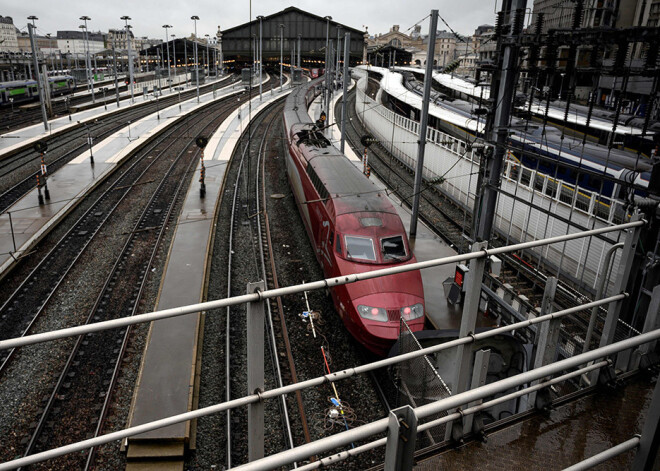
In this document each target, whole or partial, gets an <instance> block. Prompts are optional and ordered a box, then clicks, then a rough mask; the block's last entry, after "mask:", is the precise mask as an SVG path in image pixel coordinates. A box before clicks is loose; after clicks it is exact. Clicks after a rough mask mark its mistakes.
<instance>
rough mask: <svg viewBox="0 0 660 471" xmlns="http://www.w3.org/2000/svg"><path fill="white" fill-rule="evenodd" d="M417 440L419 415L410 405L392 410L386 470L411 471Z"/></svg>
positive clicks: (388, 428)
mask: <svg viewBox="0 0 660 471" xmlns="http://www.w3.org/2000/svg"><path fill="white" fill-rule="evenodd" d="M416 441H417V416H416V415H415V411H414V410H413V408H412V407H410V406H403V407H399V408H398V409H394V410H391V411H390V414H389V423H388V426H387V447H386V449H385V471H410V470H412V467H413V454H414V452H415V443H416Z"/></svg>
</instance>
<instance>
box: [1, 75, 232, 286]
mask: <svg viewBox="0 0 660 471" xmlns="http://www.w3.org/2000/svg"><path fill="white" fill-rule="evenodd" d="M242 89H243V88H242V87H240V86H234V85H229V86H227V87H224V88H222V89H220V90H217V91H216V98H214V97H213V93H212V92H211V93H207V94H205V95H202V96H201V97H200V103H199V104H198V103H197V101H196V98H192V99H190V100H188V101H186V102H182V103H181V110H179V105H178V104H175V105H172V106H170V107H168V108H165V109H163V110H161V111H160V119H158V118H157V117H156V116H155V115H149V116H146V117H145V118H142V119H141V120H139V121H136V122H134V123H131V124H129V125H128V126H126V127H124V128H123V129H120V130H119V131H117V132H115V133H114V134H113V135H112V136H109V137H108V138H106V139H105V140H103V141H100V142H99V143H98V144H96V145H95V146H94V147H93V148H92V152H93V154H94V163H93V164H91V163H90V158H89V157H90V153H89V151H85V152H83V153H82V154H80V155H78V156H77V157H76V158H74V159H73V160H72V161H71V162H69V163H68V164H67V165H65V166H64V167H62V168H61V169H60V170H58V171H57V172H55V173H53V174H52V175H49V177H48V182H47V183H48V189H49V191H50V197H51V199H50V201H46V203H47V204H44V205H39V204H38V198H37V189H36V188H35V189H34V190H32V191H30V192H29V193H27V194H26V195H25V196H24V197H23V198H22V199H20V200H19V201H17V202H16V203H15V204H14V205H13V206H11V207H10V208H9V209H8V211H6V212H5V213H3V214H1V215H0V277H2V276H3V274H4V273H6V271H7V270H8V269H9V268H10V267H11V266H12V265H13V264H14V263H15V261H16V259H18V258H20V257H21V255H23V254H24V253H26V252H28V251H29V250H30V248H31V247H32V246H33V245H34V244H35V243H36V242H38V241H39V240H40V239H41V237H43V235H44V234H46V233H47V232H48V230H49V229H50V228H51V227H53V225H54V224H57V222H59V221H60V220H61V219H62V218H63V217H64V216H65V215H66V214H67V213H68V212H69V211H70V210H71V209H72V208H73V207H75V206H76V205H77V203H78V201H79V199H80V198H81V197H83V196H84V195H85V194H86V193H87V192H88V191H90V190H91V189H93V188H94V187H95V186H96V185H98V184H99V183H100V182H101V181H102V180H103V179H104V178H105V177H106V176H107V175H109V173H110V172H112V171H113V170H114V169H115V168H116V167H117V166H118V165H119V164H120V163H121V162H122V160H123V159H124V158H126V157H127V156H129V155H130V154H131V153H132V152H134V151H136V150H138V149H139V148H141V147H142V146H144V145H146V144H147V143H148V142H149V141H150V139H151V138H152V137H153V136H155V135H156V134H157V133H158V132H160V131H161V130H163V129H165V128H167V127H169V126H171V125H172V124H174V123H176V122H177V121H178V120H179V119H182V118H183V117H185V116H186V115H188V114H190V113H194V112H195V111H196V110H197V109H199V108H200V107H203V106H206V105H208V104H209V103H211V102H213V101H215V100H220V99H222V98H224V97H226V96H229V95H231V94H237V93H240V92H241V91H242ZM134 106H135V105H134ZM105 113H106V112H105V111H103V109H101V110H99V109H95V110H90V111H86V112H83V113H81V114H84V115H85V116H86V119H94V118H95V117H98V116H100V115H104V114H105ZM64 119H65V122H63V123H62V122H61V121H62V120H61V119H60V120H55V122H56V123H55V125H56V126H59V125H60V124H61V125H62V126H63V127H64V126H72V125H71V124H69V121H68V119H67V118H64ZM21 132H25V134H26V136H24V138H25V139H28V140H29V139H34V140H35V141H36V140H38V139H41V138H42V137H43V136H44V133H43V126H42V127H41V128H40V129H35V126H31V127H30V128H25V130H21ZM30 134H32V135H33V137H27V136H29V135H30ZM2 143H4V141H3V140H1V139H0V144H2ZM0 148H1V146H0ZM47 162H48V161H47V157H46V163H47ZM8 213H11V221H10V215H9V214H8ZM12 232H13V237H12ZM14 245H15V247H14Z"/></svg>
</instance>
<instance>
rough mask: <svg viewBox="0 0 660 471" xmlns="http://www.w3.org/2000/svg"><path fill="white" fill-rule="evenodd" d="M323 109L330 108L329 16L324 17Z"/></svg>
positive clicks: (330, 18)
mask: <svg viewBox="0 0 660 471" xmlns="http://www.w3.org/2000/svg"><path fill="white" fill-rule="evenodd" d="M324 18H325V25H326V26H325V97H326V98H325V108H326V110H327V109H328V107H329V106H330V105H329V103H330V78H329V74H328V61H329V60H330V20H332V17H331V16H325V17H324Z"/></svg>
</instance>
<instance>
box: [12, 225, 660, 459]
mask: <svg viewBox="0 0 660 471" xmlns="http://www.w3.org/2000/svg"><path fill="white" fill-rule="evenodd" d="M643 224H645V221H635V222H631V223H627V224H621V225H618V226H612V227H605V228H600V229H595V230H591V231H585V232H582V233H577V234H568V235H564V236H558V237H553V238H549V239H543V240H538V241H532V242H526V243H522V244H515V245H511V246H506V247H499V248H494V249H485V248H484V249H482V250H478V251H475V252H470V253H466V254H461V255H456V256H451V257H444V258H440V259H435V260H429V261H425V262H418V263H415V264H411V265H405V266H401V267H395V268H388V269H381V270H376V271H372V272H367V273H361V274H351V275H345V276H341V277H336V278H330V279H325V280H321V281H316V282H311V283H304V284H301V285H297V286H291V287H286V288H279V289H273V290H267V291H262V292H257V293H253V294H247V295H242V296H236V297H232V298H226V299H221V300H216V301H209V302H205V303H199V304H195V305H191V306H184V307H180V308H174V309H167V310H163V311H157V312H152V313H148V314H142V315H138V316H134V317H132V318H123V319H116V320H112V321H106V322H100V323H97V324H92V325H89V326H78V327H72V328H68V329H62V330H59V331H54V332H46V333H42V334H35V335H31V336H26V337H23V338H18V339H9V340H4V341H0V349H7V348H15V347H19V346H26V345H31V344H35V343H40V342H46V341H50V340H54V339H60V338H65V337H71V336H77V335H81V334H86V333H89V332H98V331H102V330H107V329H111V328H117V327H123V326H127V325H133V324H138V323H143V322H150V321H154V320H158V319H165V318H169V317H175V316H179V315H185V314H189V313H197V312H200V311H206V310H210V309H217V308H219V307H226V306H230V305H236V304H241V303H245V302H259V301H264V300H266V299H269V298H275V297H278V296H282V295H288V294H294V293H302V292H304V291H309V290H314V289H325V288H328V287H333V286H338V285H342V284H348V283H353V282H356V281H360V280H365V279H372V278H376V277H379V276H385V275H390V274H394V273H401V272H405V271H411V270H418V269H424V268H429V267H433V266H439V265H445V264H450V263H457V262H464V261H467V260H472V261H474V262H473V263H484V261H485V260H484V259H485V258H487V257H489V256H491V255H496V254H501V253H506V252H512V251H515V250H520V249H522V248H528V247H536V246H541V245H545V244H550V243H557V242H563V241H565V240H572V239H575V238H581V237H587V236H593V235H597V234H603V233H607V232H613V231H620V230H626V229H631V230H632V229H636V228H639V227H640V226H642V225H643ZM633 233H634V232H633ZM478 283H479V285H478V286H480V283H481V280H478ZM659 292H660V290H659ZM626 297H627V294H626V293H618V294H615V295H613V296H610V297H607V298H604V299H600V300H596V301H593V302H590V303H585V304H583V305H580V306H575V307H572V308H569V309H564V310H561V311H557V312H551V313H548V314H545V315H541V316H538V317H532V318H530V319H528V320H525V321H522V322H518V323H515V324H510V325H506V326H501V327H498V328H494V329H491V330H488V331H485V332H481V333H477V334H474V333H470V334H468V335H467V336H464V337H460V338H458V339H456V340H453V341H450V342H446V343H443V344H439V345H434V346H432V347H427V348H422V349H419V350H416V351H413V352H409V353H406V354H402V355H399V356H396V357H393V358H387V359H383V360H380V361H376V362H373V363H369V364H366V365H360V366H356V367H353V368H348V369H345V370H342V371H338V372H335V373H332V374H328V375H324V376H320V377H317V378H313V379H310V380H306V381H302V382H299V383H296V384H291V385H286V386H283V387H280V388H276V389H272V390H267V391H263V392H261V393H259V394H252V395H248V396H245V397H242V398H238V399H234V400H231V401H227V402H224V403H220V404H216V405H213V406H210V407H206V408H203V409H198V410H195V411H191V412H187V413H183V414H179V415H175V416H171V417H168V418H165V419H161V420H157V421H153V422H150V423H147V424H142V425H138V426H135V427H130V428H127V429H125V430H120V431H117V432H113V433H109V434H106V435H103V436H99V437H95V438H91V439H88V440H84V441H81V442H77V443H73V444H70V445H66V446H63V447H59V448H55V449H51V450H47V451H45V452H41V453H37V454H34V455H30V456H27V457H24V458H20V459H17V460H14V461H10V462H6V463H2V464H0V470H6V469H16V468H19V467H22V466H27V465H30V464H34V463H38V462H42V461H45V460H48V459H51V458H55V457H57V456H62V455H65V454H68V453H72V452H76V451H80V450H84V449H87V448H91V447H95V446H99V445H102V444H106V443H110V442H113V441H116V440H121V439H124V438H127V437H130V436H134V435H137V434H141V433H144V432H148V431H152V430H156V429H159V428H163V427H167V426H170V425H174V424H177V423H181V422H186V421H189V420H192V419H195V418H199V417H203V416H207V415H211V414H216V413H219V412H223V411H226V410H229V409H233V408H237V407H243V406H247V405H250V404H255V403H258V402H261V401H264V400H266V399H272V398H278V397H279V396H281V395H284V394H291V393H294V392H296V391H300V390H303V389H307V388H311V387H315V386H320V385H323V384H325V383H328V382H335V381H340V380H344V379H347V378H350V377H353V376H355V375H358V374H362V373H366V372H369V371H373V370H375V369H379V368H383V367H387V366H391V365H394V364H398V363H400V362H403V361H408V360H411V359H414V358H421V357H423V356H424V355H429V354H433V353H436V352H440V351H442V350H447V349H450V348H454V347H459V349H460V347H461V346H464V345H469V344H472V343H474V342H476V341H478V340H481V339H485V338H489V337H494V336H496V335H499V334H502V333H507V332H512V331H514V330H516V329H521V328H525V327H528V326H531V325H535V324H541V323H545V322H550V323H553V322H556V321H557V320H558V319H561V318H562V317H565V316H568V315H570V314H573V313H576V312H579V311H583V310H587V309H592V308H594V307H598V306H602V305H609V306H610V309H611V308H612V306H617V305H620V302H621V301H622V300H623V299H625V298H626ZM658 339H660V329H659V330H653V331H650V332H646V333H643V334H641V335H639V336H637V337H633V338H629V339H625V340H622V341H620V342H617V343H612V344H609V345H605V346H601V348H598V349H595V350H592V351H589V352H586V353H582V354H579V355H575V356H573V357H571V358H567V359H565V360H562V361H558V362H554V363H550V364H547V365H544V366H541V367H539V368H536V369H533V370H530V371H527V372H524V373H520V374H518V375H515V376H511V377H508V378H505V379H502V380H500V381H497V382H494V383H490V384H487V385H485V386H482V387H479V388H475V389H471V390H468V391H464V392H460V393H458V394H454V395H452V396H449V397H446V398H443V399H441V400H439V401H435V402H431V403H429V404H425V405H422V406H419V407H416V408H415V409H412V408H410V406H406V407H407V408H408V410H406V411H404V412H407V413H408V414H412V415H411V417H414V419H415V424H416V421H417V420H419V419H424V418H429V417H432V416H436V417H437V415H438V414H440V413H444V412H447V413H448V415H446V416H444V417H441V418H438V419H435V420H433V421H429V422H427V423H425V424H422V425H420V426H419V428H417V427H416V425H415V426H414V427H411V429H412V432H413V433H414V434H416V433H417V432H418V431H423V430H428V429H429V428H431V427H435V426H438V425H441V424H445V423H449V422H451V421H454V420H456V419H460V418H462V417H464V416H465V415H466V414H473V413H476V412H479V411H481V410H483V409H485V408H487V407H491V406H493V405H495V404H497V403H500V402H502V401H508V400H511V399H512V398H514V397H520V396H523V395H527V394H530V393H535V392H536V391H539V390H541V389H543V388H547V387H549V386H551V385H553V384H557V383H558V382H561V381H565V380H566V379H569V378H572V377H576V376H579V375H583V374H585V373H588V372H592V373H593V372H595V371H596V370H598V369H600V368H602V367H603V366H606V365H608V364H609V363H610V361H609V360H607V359H606V358H607V357H608V356H610V355H613V354H615V353H617V352H621V351H624V350H630V349H632V348H635V347H638V346H640V345H643V344H645V343H647V342H653V341H657V340H658ZM590 362H594V363H592V364H590ZM585 365H586V366H585ZM574 368H577V370H574V371H570V372H569V373H567V374H564V375H563V376H559V377H557V378H554V379H548V377H551V376H552V375H555V374H558V373H560V372H563V371H566V370H573V369H574ZM532 381H540V382H538V383H534V384H533V385H532V386H530V387H527V388H525V389H522V390H519V391H515V392H512V393H510V394H507V395H505V396H503V397H500V398H496V399H493V400H490V401H487V402H484V403H483V404H479V405H476V406H471V407H469V408H467V409H464V410H460V411H455V412H453V411H454V409H455V408H457V407H459V406H462V405H465V404H469V403H472V402H474V401H480V400H481V399H483V398H486V397H489V396H492V395H493V394H496V393H498V392H503V391H507V390H509V389H510V388H514V387H518V386H522V385H525V384H532ZM397 411H399V412H401V410H400V409H397V410H396V411H394V412H397ZM450 411H452V412H450ZM394 412H391V413H390V414H393V413H394ZM395 418H396V416H395ZM392 424H400V422H399V420H393V421H392V420H390V418H384V419H380V420H377V421H375V422H372V423H369V424H366V425H363V426H360V427H357V428H354V429H352V430H349V431H346V432H342V433H339V434H336V435H333V436H330V437H326V438H323V439H320V440H317V441H315V442H312V443H308V444H305V445H302V446H299V447H296V448H292V449H290V450H287V451H284V452H281V453H278V454H275V455H272V456H269V457H266V458H263V459H261V460H257V461H254V462H251V463H248V464H246V465H243V466H241V467H239V468H237V469H272V468H275V467H278V466H282V465H286V464H289V463H293V462H296V461H301V460H304V459H307V458H309V457H310V456H313V455H318V454H321V453H325V452H328V451H331V450H334V449H336V448H338V447H341V446H344V445H348V444H350V443H351V442H355V441H359V440H365V439H369V438H371V437H372V436H374V435H376V434H379V433H382V432H385V431H387V430H388V429H389V430H390V431H391V430H392V427H393V426H394V425H392ZM408 433H410V432H408ZM393 436H394V437H395V438H396V437H398V435H397V434H394V435H393ZM413 436H414V435H413ZM395 441H396V440H395ZM413 443H414V440H413ZM383 444H388V447H389V446H390V445H391V446H396V445H395V444H393V443H390V442H388V440H387V439H385V443H383V441H382V439H381V440H378V441H375V442H372V443H369V444H367V445H363V446H362V447H358V448H356V449H354V450H351V451H350V452H343V453H339V454H337V455H333V456H332V457H328V458H324V459H322V460H321V461H320V462H318V465H317V464H316V463H311V464H310V465H307V466H306V467H305V468H302V469H314V467H320V466H321V465H322V464H323V463H325V464H329V463H330V462H334V461H333V460H336V459H338V457H342V459H345V458H347V457H349V456H352V455H353V454H355V453H359V452H360V450H362V451H366V450H367V449H371V448H375V447H377V446H382V445H383ZM364 447H366V448H364ZM413 448H414V446H413ZM323 460H325V461H323ZM328 460H330V461H328Z"/></svg>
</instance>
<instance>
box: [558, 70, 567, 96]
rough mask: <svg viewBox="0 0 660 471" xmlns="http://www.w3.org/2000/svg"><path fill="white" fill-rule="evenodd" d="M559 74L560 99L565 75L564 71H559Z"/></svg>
mask: <svg viewBox="0 0 660 471" xmlns="http://www.w3.org/2000/svg"><path fill="white" fill-rule="evenodd" d="M559 75H561V82H559V97H558V98H559V99H560V100H561V92H562V91H564V76H565V75H566V74H565V73H564V72H562V73H560V74H559Z"/></svg>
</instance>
